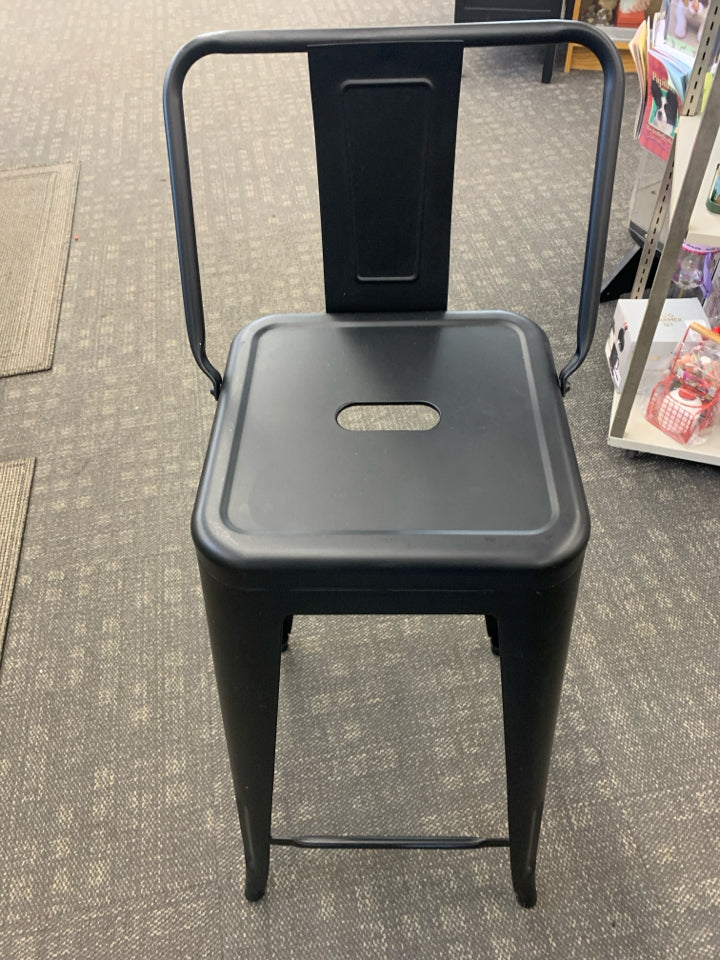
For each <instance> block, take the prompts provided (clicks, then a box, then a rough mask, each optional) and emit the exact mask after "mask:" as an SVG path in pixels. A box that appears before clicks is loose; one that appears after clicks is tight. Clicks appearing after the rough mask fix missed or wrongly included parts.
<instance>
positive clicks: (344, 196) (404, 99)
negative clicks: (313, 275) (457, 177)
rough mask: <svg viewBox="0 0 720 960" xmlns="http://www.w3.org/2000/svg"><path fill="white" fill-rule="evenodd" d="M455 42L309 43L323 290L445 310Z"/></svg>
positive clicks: (338, 306)
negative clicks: (320, 44) (323, 275)
mask: <svg viewBox="0 0 720 960" xmlns="http://www.w3.org/2000/svg"><path fill="white" fill-rule="evenodd" d="M462 56H463V45H462V43H459V42H458V41H454V42H453V41H439V42H435V43H427V42H426V43H374V44H365V43H362V44H351V45H340V44H336V45H323V46H313V47H310V49H309V51H308V58H309V65H310V85H311V91H312V102H313V116H314V119H315V145H316V150H317V165H318V181H319V190H320V216H321V222H322V236H323V259H324V265H325V300H326V308H327V311H328V312H329V313H335V312H339V311H347V310H352V311H365V310H368V311H383V310H445V309H446V308H447V293H448V272H449V260H450V219H451V209H452V193H453V174H454V167H455V134H456V130H457V110H458V101H459V97H460V76H461V71H462Z"/></svg>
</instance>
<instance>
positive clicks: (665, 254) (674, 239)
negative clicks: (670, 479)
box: [608, 0, 720, 465]
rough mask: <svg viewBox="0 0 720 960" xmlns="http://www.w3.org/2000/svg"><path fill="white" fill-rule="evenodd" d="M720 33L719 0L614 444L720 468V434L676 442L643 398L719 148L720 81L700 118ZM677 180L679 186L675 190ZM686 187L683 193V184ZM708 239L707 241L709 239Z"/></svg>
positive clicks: (615, 412)
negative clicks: (692, 130) (689, 140)
mask: <svg viewBox="0 0 720 960" xmlns="http://www.w3.org/2000/svg"><path fill="white" fill-rule="evenodd" d="M718 32H720V0H713V2H712V3H711V5H710V9H709V11H708V16H707V20H706V26H705V29H704V31H703V40H702V43H701V46H700V49H699V50H698V55H697V58H696V60H695V67H694V70H693V74H692V77H691V79H690V84H689V88H688V96H687V97H686V100H685V104H684V109H683V113H685V114H686V115H688V117H692V118H693V123H694V124H695V125H696V126H697V132H696V136H695V140H694V145H693V146H692V147H691V149H689V150H688V151H687V152H685V153H682V152H681V154H680V156H679V157H678V156H676V154H677V150H676V146H677V144H676V143H673V148H672V151H671V153H670V158H669V160H668V162H667V166H666V168H665V175H664V177H663V181H662V184H661V186H660V189H659V191H658V197H657V202H656V204H655V210H654V212H653V215H652V218H651V221H650V225H649V227H648V231H647V237H646V240H645V246H644V248H643V252H642V256H641V258H640V265H639V267H638V271H637V276H636V278H635V285H634V287H633V290H632V293H631V294H630V296H631V297H633V298H637V299H640V298H642V297H644V296H645V291H646V288H647V281H648V277H649V275H650V269H651V267H652V264H653V261H654V259H655V253H656V251H657V248H658V242H659V240H660V236H661V234H662V235H663V237H664V238H665V231H664V227H665V221H666V218H667V217H668V214H669V213H670V211H671V208H672V216H671V218H670V224H669V227H668V229H667V236H666V238H665V239H664V240H663V251H662V256H661V258H660V262H659V264H658V268H657V272H656V274H655V279H654V282H653V286H652V290H651V292H650V297H649V300H648V305H647V309H646V311H645V317H644V319H643V324H642V327H641V329H640V333H639V335H638V339H637V343H636V345H635V350H634V352H633V356H632V360H631V362H630V366H629V368H628V371H627V376H626V378H625V383H624V386H623V391H622V393H621V394H620V395H618V394H615V395H614V399H613V404H612V411H611V415H610V429H609V433H608V443H609V444H610V446H612V447H620V448H623V449H626V450H632V451H638V452H644V453H655V454H661V455H663V456H668V457H676V458H679V459H683V460H694V461H697V462H700V463H712V464H717V465H720V429H719V428H716V429H715V430H714V433H713V434H711V435H710V437H708V438H707V439H705V440H704V441H703V442H702V443H699V444H695V445H693V444H688V445H683V444H680V443H677V442H676V441H674V440H673V439H672V438H671V437H669V436H667V435H666V434H665V433H663V431H662V430H660V429H658V428H657V427H655V426H653V425H652V424H650V423H648V421H647V420H646V419H645V406H646V403H647V398H645V397H643V396H639V395H638V389H639V387H640V381H641V379H642V375H643V371H644V369H645V364H646V362H647V358H648V355H649V353H650V348H651V345H652V342H653V338H654V336H655V331H656V329H657V325H658V321H659V319H660V315H661V313H662V309H663V306H664V304H665V300H666V298H667V294H668V290H669V288H670V282H671V281H672V278H673V274H674V273H675V267H676V264H677V260H678V257H679V255H680V250H681V248H682V244H683V241H684V240H685V239H686V238H687V239H688V241H689V242H692V239H691V237H692V235H691V234H690V235H689V232H688V231H689V227H690V223H691V220H692V217H693V213H694V211H695V208H696V204H697V203H698V202H699V201H698V197H700V198H702V196H703V194H702V192H701V191H702V189H703V186H704V184H705V181H706V178H707V176H708V169H707V168H708V164H709V162H710V159H711V157H712V155H713V151H714V150H715V149H716V141H717V140H718V131H719V130H720V77H718V78H716V81H715V82H713V85H712V88H711V90H710V95H709V97H708V101H707V104H706V107H705V111H704V113H703V114H702V117H697V119H695V115H696V114H697V113H698V110H699V108H700V106H701V103H702V92H703V86H704V80H705V75H706V73H707V70H708V69H709V67H710V63H711V53H712V50H713V48H714V46H715V40H716V37H717V35H718ZM673 179H675V181H676V187H675V190H674V191H673V189H672V184H673ZM679 182H682V185H681V186H680V188H679V189H678V187H677V185H678V183H679ZM713 216H717V218H718V224H719V226H718V228H717V230H718V235H717V246H720V216H718V215H713ZM706 239H707V237H706Z"/></svg>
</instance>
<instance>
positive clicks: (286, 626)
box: [281, 614, 293, 653]
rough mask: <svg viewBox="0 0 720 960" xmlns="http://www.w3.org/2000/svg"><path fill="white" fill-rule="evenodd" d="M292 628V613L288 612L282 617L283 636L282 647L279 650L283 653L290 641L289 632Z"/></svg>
mask: <svg viewBox="0 0 720 960" xmlns="http://www.w3.org/2000/svg"><path fill="white" fill-rule="evenodd" d="M292 628H293V615H292V614H289V615H288V616H287V617H283V638H282V647H281V650H282V652H283V653H285V651H286V650H287V648H288V644H289V643H290V634H291V633H292Z"/></svg>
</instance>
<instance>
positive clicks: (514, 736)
mask: <svg viewBox="0 0 720 960" xmlns="http://www.w3.org/2000/svg"><path fill="white" fill-rule="evenodd" d="M579 580H580V573H579V572H578V573H577V574H576V575H574V576H573V577H571V578H570V579H569V580H566V581H565V582H564V583H563V584H561V585H560V586H559V587H556V588H554V589H553V590H551V591H547V592H543V593H538V592H532V594H531V595H528V596H526V597H522V596H519V595H516V596H515V598H514V609H513V611H512V613H511V614H510V615H507V616H503V615H501V616H500V617H499V634H500V638H499V639H500V669H501V673H502V696H503V716H504V724H505V763H506V772H507V794H508V825H509V830H510V866H511V870H512V879H513V887H514V889H515V893H516V895H517V899H518V901H519V902H520V904H521V905H522V906H524V907H533V906H535V903H536V901H537V892H536V887H535V864H536V860H537V849H538V841H539V838H540V825H541V821H542V814H543V805H544V803H545V788H546V785H547V778H548V773H549V770H550V758H551V754H552V744H553V737H554V734H555V721H556V719H557V714H558V708H559V705H560V693H561V690H562V682H563V676H564V673H565V661H566V659H567V652H568V646H569V643H570V632H571V628H572V622H573V614H574V611H575V599H576V596H577V588H578V583H579Z"/></svg>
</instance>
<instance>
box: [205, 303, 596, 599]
mask: <svg viewBox="0 0 720 960" xmlns="http://www.w3.org/2000/svg"><path fill="white" fill-rule="evenodd" d="M412 404H422V405H424V406H423V407H422V408H421V410H423V411H425V412H427V411H428V410H429V411H431V413H432V418H431V424H433V425H430V426H429V427H428V428H424V429H387V427H386V426H384V425H383V422H382V421H379V423H378V425H379V426H380V429H373V428H370V429H367V428H366V429H347V427H346V426H341V422H342V421H343V418H342V416H340V421H341V422H338V416H339V415H340V414H341V412H342V411H343V410H346V409H347V408H349V407H353V408H356V410H357V409H358V408H360V410H361V412H362V407H363V405H369V406H368V410H372V407H374V406H375V405H382V406H385V405H390V409H392V405H403V406H404V405H412ZM401 425H402V424H401ZM371 427H372V422H371ZM193 532H194V537H195V542H196V545H197V546H198V549H200V550H201V551H202V552H203V553H204V554H205V556H206V557H207V558H208V559H210V560H211V561H214V563H215V564H216V565H217V567H218V570H221V569H222V568H228V569H229V570H237V569H238V568H240V569H243V570H245V572H246V575H247V577H248V578H249V579H248V580H247V585H248V586H251V585H255V586H258V587H261V586H262V585H263V584H264V583H265V582H266V577H267V576H268V575H269V574H270V573H271V568H272V567H275V566H282V567H283V569H285V570H287V569H288V565H289V567H292V568H293V569H294V571H295V574H294V576H296V577H297V576H300V577H302V575H303V573H305V574H307V575H308V576H312V573H313V572H315V573H317V572H319V571H322V570H325V571H327V570H328V569H330V568H331V569H332V570H334V571H335V572H336V573H337V574H338V575H341V574H342V572H343V571H345V572H346V573H348V575H350V576H352V573H353V571H357V570H359V569H361V568H363V567H366V568H370V567H372V568H374V569H376V570H377V569H380V570H381V569H382V566H383V564H385V565H387V564H391V565H392V566H393V570H394V571H395V572H397V569H398V568H403V567H405V568H407V571H408V575H409V576H410V577H412V574H413V570H415V572H416V573H417V572H420V573H422V574H427V572H428V570H429V569H431V570H433V571H434V573H435V574H436V575H437V576H438V577H440V578H442V577H443V575H446V579H447V584H448V585H449V584H451V583H452V584H454V585H455V586H458V584H459V581H458V579H457V578H458V576H461V575H467V576H469V577H471V578H472V574H473V570H474V569H475V567H476V566H481V567H482V570H483V576H485V577H486V578H487V576H488V575H490V576H491V574H492V571H493V569H495V570H497V572H498V573H503V572H505V573H506V572H507V571H509V570H513V569H514V570H517V571H518V572H520V571H522V570H523V569H529V568H534V569H535V570H536V571H537V569H538V567H540V568H545V569H546V570H547V574H548V577H549V579H550V580H553V579H554V578H555V577H556V576H557V577H564V576H567V575H568V573H569V572H570V571H569V566H568V565H570V566H572V565H573V561H574V560H575V559H577V558H579V559H580V560H581V559H582V553H583V550H584V548H585V545H586V543H587V540H588V536H589V518H588V512H587V507H586V504H585V499H584V495H583V492H582V486H581V482H580V478H579V473H578V469H577V464H576V461H575V456H574V453H573V449H572V442H571V439H570V433H569V429H568V425H567V420H566V416H565V411H564V408H563V403H562V397H561V394H560V390H559V387H558V382H557V375H556V373H555V368H554V363H553V358H552V354H551V351H550V346H549V343H548V340H547V337H546V335H545V334H544V332H543V331H542V330H540V328H539V327H538V326H537V325H536V324H535V323H533V322H532V321H530V320H528V319H527V318H525V317H521V316H518V315H517V314H512V313H508V312H502V311H492V312H489V311H483V312H472V313H466V312H462V313H412V314H410V313H403V314H376V315H374V314H368V313H364V314H362V315H354V314H336V315H328V314H304V315H290V316H272V317H266V318H264V319H262V320H258V321H256V322H255V323H253V324H251V325H250V326H248V327H247V328H245V329H244V330H243V331H242V332H241V333H240V334H238V336H237V337H236V338H235V341H234V343H233V345H232V349H231V352H230V356H229V359H228V366H227V371H226V376H225V382H224V388H223V391H222V393H221V396H220V402H219V406H218V411H217V416H216V419H215V424H214V428H213V433H212V438H211V442H210V448H209V451H208V457H207V461H206V466H205V471H204V475H203V480H202V482H201V484H200V490H199V493H198V500H197V504H196V509H195V515H194V520H193ZM420 567H421V568H422V569H419V568H420ZM416 568H417V569H416ZM255 578H257V580H256V579H255ZM297 585H298V584H297V582H295V583H294V586H297Z"/></svg>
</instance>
